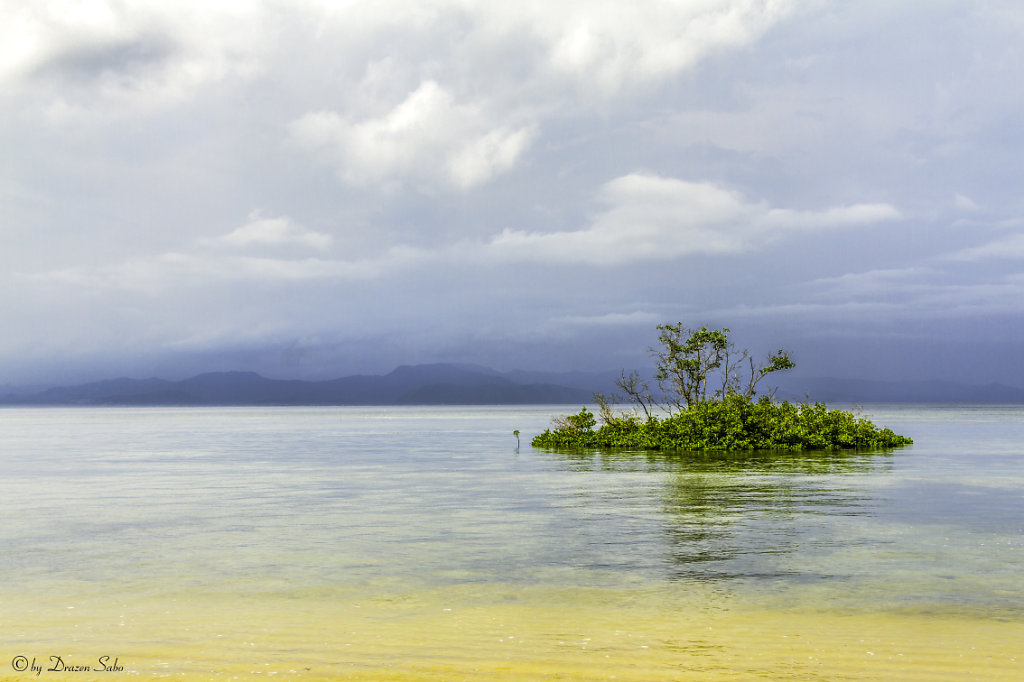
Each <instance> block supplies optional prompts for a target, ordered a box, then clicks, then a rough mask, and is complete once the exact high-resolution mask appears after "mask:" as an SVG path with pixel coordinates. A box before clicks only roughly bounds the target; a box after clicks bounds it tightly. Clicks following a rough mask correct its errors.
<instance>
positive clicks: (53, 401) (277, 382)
mask: <svg viewBox="0 0 1024 682" xmlns="http://www.w3.org/2000/svg"><path fill="white" fill-rule="evenodd" d="M593 390H594V389H586V388H580V387H578V386H562V385H558V384H553V383H546V382H542V381H514V380H512V379H510V378H508V377H505V376H502V375H501V374H499V373H498V372H495V371H494V370H489V369H487V368H484V367H474V366H470V365H453V364H435V365H415V366H407V365H403V366H401V367H398V368H397V369H395V370H394V371H392V372H391V373H389V374H385V375H380V376H377V375H355V376H348V377H342V378H340V379H332V380H329V381H299V380H282V379H268V378H266V377H263V376H260V375H259V374H256V373H254V372H213V373H209V374H200V375H198V376H195V377H192V378H191V379H185V380H183V381H167V380H165V379H114V380H110V381H98V382H93V383H88V384H82V385H79V386H61V387H55V388H49V389H46V390H44V391H39V392H34V393H33V392H29V393H25V392H17V391H11V392H8V393H7V394H6V395H3V396H0V405H40V406H44V405H53V406H58V405H82V406H90V405H92V406H96V405H112V406H113V405H139V406H142V405H438V404H452V405H478V404H543V403H556V404H557V403H579V404H583V403H586V402H589V401H590V400H591V396H592V394H593Z"/></svg>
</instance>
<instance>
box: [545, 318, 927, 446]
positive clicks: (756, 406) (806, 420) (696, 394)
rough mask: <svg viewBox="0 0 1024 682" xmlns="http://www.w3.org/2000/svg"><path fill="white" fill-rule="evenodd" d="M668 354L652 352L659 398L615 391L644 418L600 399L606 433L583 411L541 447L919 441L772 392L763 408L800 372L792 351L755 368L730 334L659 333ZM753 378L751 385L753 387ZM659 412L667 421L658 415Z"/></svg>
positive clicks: (634, 382) (629, 378)
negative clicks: (772, 381) (778, 381)
mask: <svg viewBox="0 0 1024 682" xmlns="http://www.w3.org/2000/svg"><path fill="white" fill-rule="evenodd" d="M658 331H659V332H660V334H659V335H658V342H659V343H660V344H661V346H660V348H652V349H650V352H651V355H652V356H653V357H654V358H655V360H656V362H657V367H656V372H655V375H654V378H655V379H656V380H657V382H658V387H659V388H660V389H661V395H660V396H659V397H657V398H656V397H655V394H654V393H653V392H652V391H651V389H650V387H649V386H648V385H647V384H646V383H645V382H644V381H642V380H641V379H640V376H639V374H637V373H636V372H631V373H630V374H626V372H625V370H623V372H622V375H621V378H620V379H618V380H617V381H616V382H615V383H616V386H618V388H619V389H620V390H621V391H623V393H624V396H621V397H625V398H626V399H627V400H629V401H630V402H632V403H633V404H634V405H635V406H636V407H638V408H640V409H641V410H643V419H641V417H640V415H639V414H638V413H637V412H622V413H619V414H616V413H615V412H614V411H613V410H612V409H611V407H609V403H610V402H612V401H613V400H614V399H615V396H612V397H605V396H603V395H600V394H598V395H595V396H594V398H595V399H596V401H597V403H598V407H599V410H600V414H601V426H600V428H597V429H595V428H594V427H595V426H596V425H597V420H596V419H595V418H594V414H593V413H592V412H590V411H589V410H588V409H587V408H586V407H584V408H583V409H582V410H580V412H579V413H578V414H574V415H568V416H565V417H558V418H556V419H554V420H553V422H554V428H552V429H548V430H547V431H545V432H544V433H542V434H540V435H539V436H537V437H535V438H534V439H533V441H532V444H533V445H534V446H536V447H549V448H623V449H630V450H779V449H784V450H812V449H815V450H816V449H844V448H858V449H878V448H893V447H898V446H900V445H907V444H909V443H912V442H913V441H911V440H910V439H909V438H907V437H905V436H900V435H898V434H896V433H893V432H892V431H891V430H889V429H887V428H882V429H880V428H878V427H876V426H875V425H874V424H872V423H871V422H870V421H868V420H866V419H861V418H858V417H856V416H855V415H853V414H852V413H850V412H844V411H842V410H829V409H828V408H827V407H825V405H823V404H822V403H814V404H809V403H803V404H800V405H793V404H791V403H788V402H784V403H776V402H774V401H772V399H771V395H774V391H771V392H770V393H769V394H768V395H763V396H761V397H760V398H758V399H757V400H755V399H754V396H755V395H756V391H755V388H756V387H757V384H758V382H760V381H761V380H762V379H763V378H764V377H766V376H767V375H769V374H771V373H772V372H779V371H782V370H787V369H791V368H792V367H794V363H793V361H792V359H791V358H790V357H789V353H787V352H786V351H785V350H781V349H780V350H778V351H776V352H775V353H773V354H771V355H769V356H768V358H767V359H766V360H765V361H764V362H763V363H760V364H758V363H755V362H754V360H753V358H752V357H751V355H750V353H749V352H748V351H747V350H746V349H744V350H742V351H737V350H736V347H735V346H734V345H733V343H732V342H731V341H730V340H729V330H728V329H727V328H723V329H708V328H707V327H701V328H700V329H688V328H686V327H684V326H683V325H682V323H677V324H663V325H659V326H658ZM744 380H745V384H744ZM656 404H660V406H661V407H662V409H663V411H664V412H665V413H666V416H664V417H661V418H659V417H658V415H656V414H655V412H654V407H655V405H656Z"/></svg>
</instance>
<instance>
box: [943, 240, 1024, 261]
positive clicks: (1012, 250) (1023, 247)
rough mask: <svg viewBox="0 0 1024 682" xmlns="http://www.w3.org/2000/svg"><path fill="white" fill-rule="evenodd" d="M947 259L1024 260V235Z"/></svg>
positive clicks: (972, 249)
mask: <svg viewBox="0 0 1024 682" xmlns="http://www.w3.org/2000/svg"><path fill="white" fill-rule="evenodd" d="M945 258H946V259H947V260H952V261H982V260H1024V233H1017V234H1013V235H1011V236H1009V237H1006V238H1004V239H997V240H995V241H991V242H989V243H987V244H982V245H980V246H972V247H970V248H966V249H961V250H960V251H956V252H954V253H951V254H949V255H948V256H946V257H945Z"/></svg>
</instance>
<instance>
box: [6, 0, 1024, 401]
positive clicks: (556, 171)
mask: <svg viewBox="0 0 1024 682" xmlns="http://www.w3.org/2000/svg"><path fill="white" fill-rule="evenodd" d="M1022 71H1024V4H1022V3H1020V2H1019V0H959V1H954V0H902V1H901V0H858V1H857V2H847V1H845V0H663V1H657V2H655V1H649V2H643V1H637V2H631V3H624V2H620V1H611V2H602V1H598V0H589V1H573V0H564V1H561V2H557V3H556V2H550V1H545V2H541V1H537V2H534V1H532V0H520V1H517V2H513V3H501V2H493V1H492V2H476V1H473V0H461V1H456V0H452V1H448V0H419V1H412V0H374V2H363V1H360V0H353V1H348V2H343V1H327V0H288V1H287V2H284V1H282V0H275V1H266V2H258V1H252V2H240V1H239V2H232V1H227V0H226V1H224V2H215V3H210V2H207V1H206V0H173V1H163V2H141V1H137V0H116V1H114V0H83V1H80V2H71V1H68V2H65V1H53V0H31V1H29V0H0V384H26V383H35V384H51V383H69V382H77V381H86V380H93V379H101V378H110V377H113V376H132V377H139V378H142V377H148V376H160V377H164V378H170V379H175V378H185V377H187V376H191V375H192V374H196V373H199V372H203V371H214V370H229V369H230V370H253V371H259V372H261V373H263V374H264V375H266V376H270V377H275V378H303V379H323V378H333V377H337V376H343V375H347V374H354V373H386V372H388V371H390V370H391V369H392V368H394V367H395V366H397V365H401V364H416V363H428V362H465V363H477V364H481V365H485V366H488V367H492V368H495V369H498V370H512V369H526V370H546V371H568V370H606V369H618V368H623V367H624V368H633V367H642V366H645V365H649V364H650V362H651V361H650V359H649V357H648V356H647V354H646V351H647V349H648V348H649V347H650V346H651V345H653V344H654V343H655V341H656V338H657V330H656V326H657V325H658V324H663V323H674V322H683V323H684V324H685V325H686V326H689V327H699V326H701V325H708V326H712V327H728V328H729V329H730V330H731V335H732V338H733V340H734V341H735V342H736V343H737V345H738V346H740V347H748V348H750V349H751V351H752V352H753V353H754V354H755V355H766V354H767V353H768V352H769V351H772V350H774V349H776V348H779V347H783V348H786V349H787V350H788V351H789V352H790V353H791V354H792V357H793V359H794V360H795V361H796V363H797V368H796V370H794V372H796V373H798V374H799V375H802V376H808V377H839V378H867V379H895V380H916V379H950V380H956V381H969V382H973V383H987V382H992V381H998V382H1002V383H1005V384H1009V385H1015V386H1024V362H1022V361H1021V359H1022V358H1021V350H1022V339H1024V267H1022V266H1024V192H1022V191H1021V190H1022V189H1024V88H1022V87H1020V83H1021V82H1024V73H1022Z"/></svg>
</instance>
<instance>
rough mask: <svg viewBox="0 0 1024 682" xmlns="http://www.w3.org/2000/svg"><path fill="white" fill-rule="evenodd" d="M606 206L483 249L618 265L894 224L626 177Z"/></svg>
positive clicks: (606, 192)
mask: <svg viewBox="0 0 1024 682" xmlns="http://www.w3.org/2000/svg"><path fill="white" fill-rule="evenodd" d="M602 200H603V202H604V203H605V204H607V205H608V206H609V208H608V209H607V210H606V211H605V212H603V213H601V214H600V215H598V216H597V217H596V218H595V219H594V220H593V221H592V223H591V224H590V226H589V227H587V228H584V229H581V230H575V231H566V232H526V231H522V230H510V229H506V230H505V231H503V232H502V233H501V234H500V235H499V236H497V237H496V238H495V239H494V240H492V241H491V243H490V245H489V251H490V253H491V255H492V256H494V257H497V258H506V259H532V260H541V261H549V262H564V263H589V264H592V265H605V266H615V265H625V264H628V263H635V262H642V261H660V260H670V259H675V258H682V257H687V256H694V255H714V254H738V253H742V252H745V251H750V250H753V249H758V248H762V247H764V246H766V245H767V244H769V243H772V242H774V241H776V240H777V239H781V238H784V237H785V236H786V235H787V234H788V233H791V232H796V231H816V230H823V229H830V228H846V227H854V226H860V225H870V224H873V223H878V222H881V221H887V220H894V219H896V218H899V217H900V212H899V211H898V210H897V209H895V208H894V207H892V206H890V205H888V204H856V205H852V206H842V207H833V208H829V209H825V210H823V211H797V210H792V209H773V208H770V207H769V206H767V205H766V204H764V203H755V202H750V201H748V200H747V199H746V198H745V197H744V196H743V195H742V194H740V193H739V192H735V191H732V190H728V189H724V188H722V187H719V186H717V185H715V184H713V183H709V182H689V181H685V180H678V179H675V178H664V177H661V176H657V175H651V174H645V173H632V174H629V175H626V176H622V177H620V178H616V179H615V180H612V181H611V182H609V183H607V184H606V185H605V186H604V188H603V191H602Z"/></svg>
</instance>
